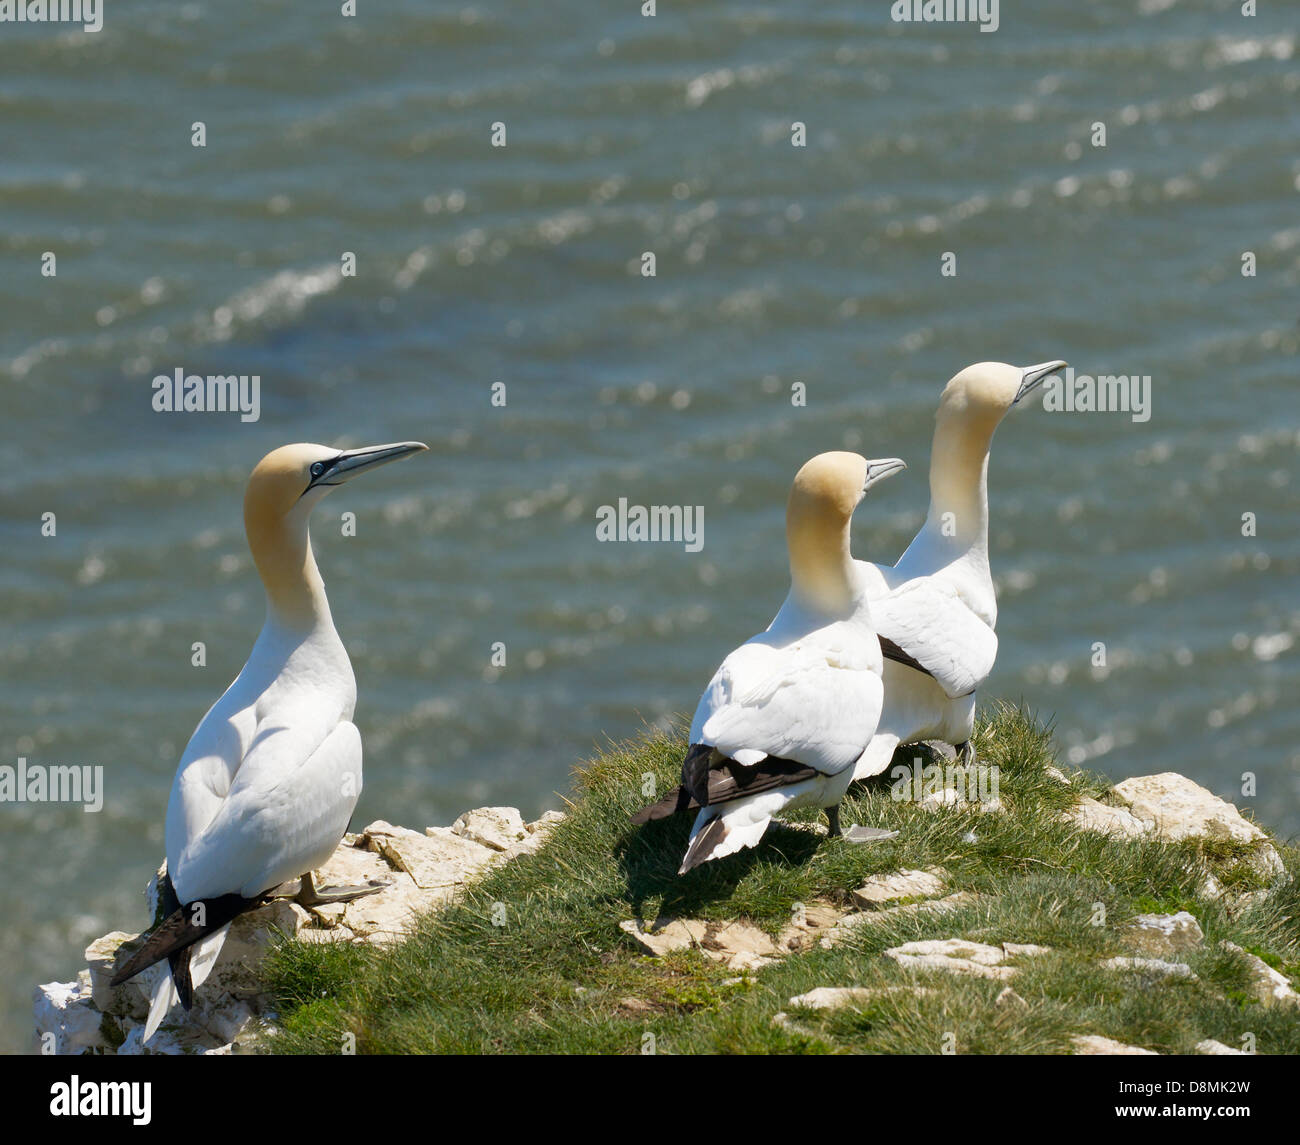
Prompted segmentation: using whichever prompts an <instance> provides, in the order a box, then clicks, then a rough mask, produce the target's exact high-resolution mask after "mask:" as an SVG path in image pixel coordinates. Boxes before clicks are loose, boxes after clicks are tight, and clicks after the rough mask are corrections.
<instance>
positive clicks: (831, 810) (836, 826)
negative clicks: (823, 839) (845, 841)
mask: <svg viewBox="0 0 1300 1145" xmlns="http://www.w3.org/2000/svg"><path fill="white" fill-rule="evenodd" d="M826 822H827V823H829V824H830V830H829V831H828V832H827V837H828V838H831V839H834V838H836V837H837V836H839V835H841V834H843V832H842V831H841V830H840V805H839V804H838V803H837V804H835V806H834V807H827V808H826Z"/></svg>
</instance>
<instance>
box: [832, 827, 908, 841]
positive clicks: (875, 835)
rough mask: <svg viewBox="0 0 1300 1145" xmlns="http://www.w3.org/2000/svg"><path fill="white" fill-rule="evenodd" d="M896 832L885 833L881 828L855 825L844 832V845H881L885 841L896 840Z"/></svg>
mask: <svg viewBox="0 0 1300 1145" xmlns="http://www.w3.org/2000/svg"><path fill="white" fill-rule="evenodd" d="M897 838H898V832H897V831H886V830H885V828H883V827H864V826H863V825H862V824H861V823H857V824H855V825H854V826H852V827H850V828H849V829H848V830H847V831H845V832H844V841H845V842H846V843H881V842H884V840H886V839H897Z"/></svg>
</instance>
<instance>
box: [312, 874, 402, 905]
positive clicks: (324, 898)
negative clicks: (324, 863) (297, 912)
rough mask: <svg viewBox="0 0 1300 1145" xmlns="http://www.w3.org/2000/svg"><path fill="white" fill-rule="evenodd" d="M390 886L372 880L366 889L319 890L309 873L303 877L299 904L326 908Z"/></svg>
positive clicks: (334, 888) (333, 888)
mask: <svg viewBox="0 0 1300 1145" xmlns="http://www.w3.org/2000/svg"><path fill="white" fill-rule="evenodd" d="M390 886H392V883H385V882H380V881H379V880H372V881H371V882H370V883H369V884H367V885H366V886H364V887H321V888H320V890H317V889H316V885H315V883H313V882H312V877H311V871H308V872H307V873H306V874H305V875H303V877H302V887H301V889H300V890H299V891H298V895H297V902H298V905H299V906H304V907H313V906H324V905H325V904H326V903H332V902H351V901H352V900H353V899H359V898H362V897H364V896H365V895H373V894H376V893H378V892H379V891H383V890H387V889H388V888H389V887H390Z"/></svg>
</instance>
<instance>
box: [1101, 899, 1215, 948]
mask: <svg viewBox="0 0 1300 1145" xmlns="http://www.w3.org/2000/svg"><path fill="white" fill-rule="evenodd" d="M1120 936H1121V938H1122V940H1123V942H1124V945H1125V946H1127V947H1128V948H1129V949H1130V950H1132V951H1133V952H1134V953H1135V954H1141V955H1146V956H1149V957H1152V958H1158V957H1160V956H1162V955H1165V954H1181V953H1183V952H1184V951H1187V950H1195V949H1197V948H1198V947H1199V946H1201V944H1202V943H1204V941H1205V935H1204V934H1203V933H1202V932H1201V924H1200V923H1199V922H1197V921H1196V916H1195V915H1192V914H1189V913H1188V912H1187V911H1185V910H1180V911H1179V912H1178V913H1177V914H1140V915H1138V916H1137V917H1136V918H1135V919H1133V921H1132V922H1129V923H1127V924H1125V925H1124V926H1123V927H1121V929H1120Z"/></svg>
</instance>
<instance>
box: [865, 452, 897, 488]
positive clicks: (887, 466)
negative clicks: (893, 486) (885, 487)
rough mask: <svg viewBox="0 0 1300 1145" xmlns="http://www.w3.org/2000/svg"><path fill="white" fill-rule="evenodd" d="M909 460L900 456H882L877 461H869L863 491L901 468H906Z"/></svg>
mask: <svg viewBox="0 0 1300 1145" xmlns="http://www.w3.org/2000/svg"><path fill="white" fill-rule="evenodd" d="M906 468H907V462H905V461H903V460H902V458H899V457H882V458H879V459H878V460H876V461H868V462H867V478H866V480H865V481H863V483H862V492H863V493H866V491H867V490H868V489H870V488H871V487H872V486H873V485H875V484H876V482H878V481H883V480H884V479H885V478H886V477H889V476H891V475H893V474H895V473H897V472H898V471H899V470H900V469H906Z"/></svg>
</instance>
